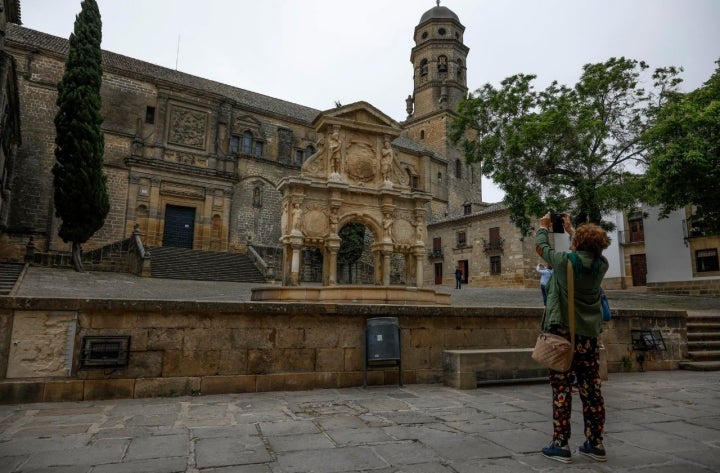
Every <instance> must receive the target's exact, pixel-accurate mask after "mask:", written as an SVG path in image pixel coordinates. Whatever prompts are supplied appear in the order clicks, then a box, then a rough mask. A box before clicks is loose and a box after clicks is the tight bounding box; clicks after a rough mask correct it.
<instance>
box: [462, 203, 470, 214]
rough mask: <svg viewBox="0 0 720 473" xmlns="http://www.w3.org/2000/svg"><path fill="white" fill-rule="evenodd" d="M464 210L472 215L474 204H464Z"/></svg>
mask: <svg viewBox="0 0 720 473" xmlns="http://www.w3.org/2000/svg"><path fill="white" fill-rule="evenodd" d="M463 212H464V214H465V215H470V214H471V213H472V204H465V205H463Z"/></svg>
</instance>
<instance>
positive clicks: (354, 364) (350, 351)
mask: <svg viewBox="0 0 720 473" xmlns="http://www.w3.org/2000/svg"><path fill="white" fill-rule="evenodd" d="M364 353H365V349H364V348H346V349H345V351H344V354H343V358H344V360H345V364H344V369H345V371H358V370H362V369H363V356H364Z"/></svg>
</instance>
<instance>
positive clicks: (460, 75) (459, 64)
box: [456, 59, 465, 79]
mask: <svg viewBox="0 0 720 473" xmlns="http://www.w3.org/2000/svg"><path fill="white" fill-rule="evenodd" d="M464 73H465V66H464V65H463V62H462V59H458V60H457V71H456V74H457V78H458V79H462V78H463V74H464Z"/></svg>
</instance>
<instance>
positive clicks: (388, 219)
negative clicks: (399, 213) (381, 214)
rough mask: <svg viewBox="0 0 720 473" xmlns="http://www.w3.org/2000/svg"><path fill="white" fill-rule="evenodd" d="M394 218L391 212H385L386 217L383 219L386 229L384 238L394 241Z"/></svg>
mask: <svg viewBox="0 0 720 473" xmlns="http://www.w3.org/2000/svg"><path fill="white" fill-rule="evenodd" d="M393 221H394V220H393V219H392V217H391V216H390V214H389V213H386V214H385V218H384V219H383V229H384V230H385V235H384V239H385V240H389V241H392V225H393Z"/></svg>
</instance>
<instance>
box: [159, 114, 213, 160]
mask: <svg viewBox="0 0 720 473" xmlns="http://www.w3.org/2000/svg"><path fill="white" fill-rule="evenodd" d="M168 120H169V126H168V137H167V142H168V144H173V145H178V146H184V147H188V148H195V149H197V150H203V151H204V150H205V149H206V147H207V128H208V114H207V112H205V111H202V110H196V109H192V108H187V107H183V106H180V105H177V104H171V105H170V114H169V119H168Z"/></svg>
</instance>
